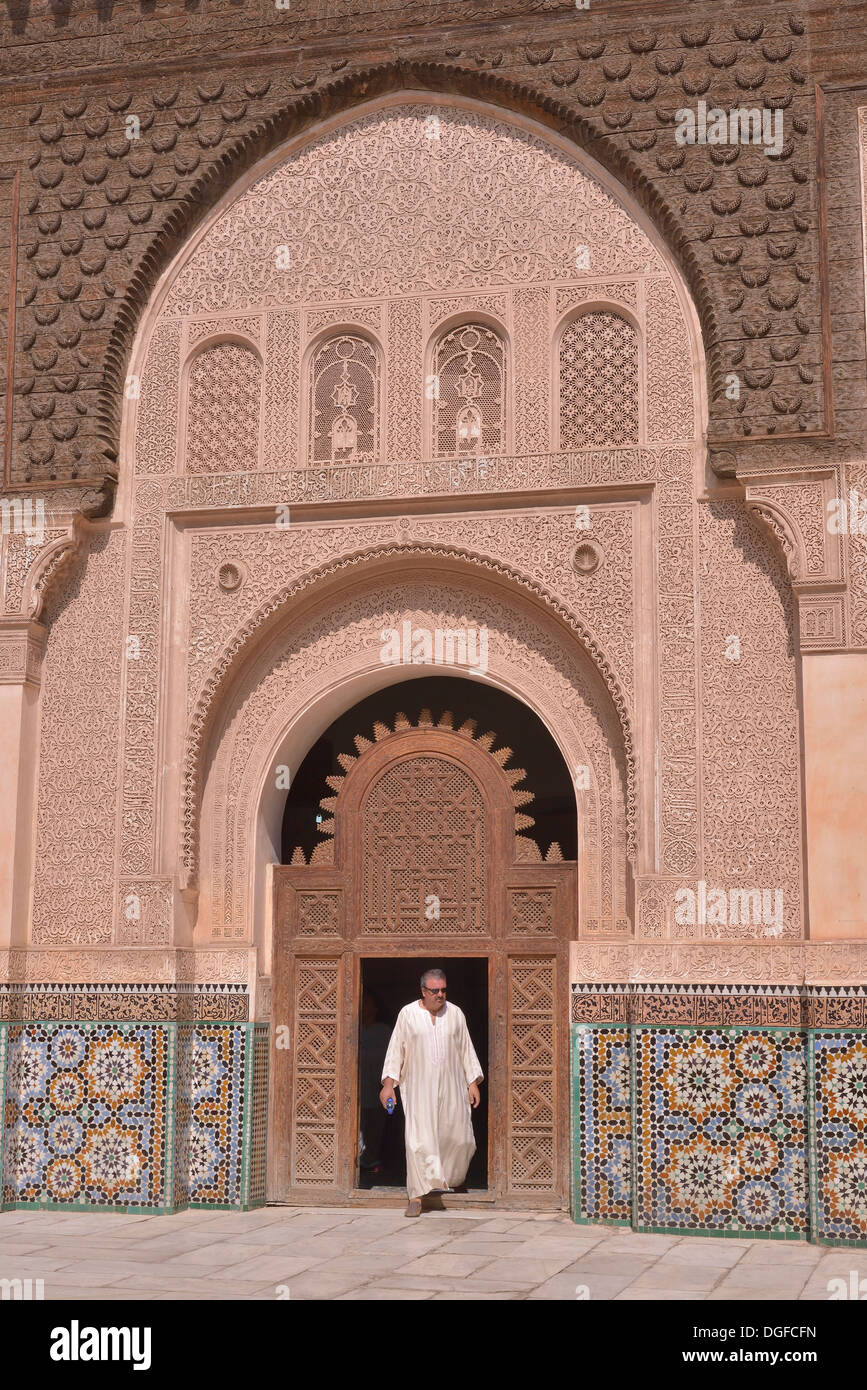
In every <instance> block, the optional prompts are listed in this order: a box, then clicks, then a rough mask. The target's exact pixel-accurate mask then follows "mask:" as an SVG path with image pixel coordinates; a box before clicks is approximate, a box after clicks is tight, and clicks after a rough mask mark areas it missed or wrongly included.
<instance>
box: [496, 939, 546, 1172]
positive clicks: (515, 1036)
mask: <svg viewBox="0 0 867 1390" xmlns="http://www.w3.org/2000/svg"><path fill="white" fill-rule="evenodd" d="M507 973H508V980H509V1005H508V1039H509V1061H508V1075H509V1098H508V1149H507V1155H506V1179H507V1187H508V1190H509V1191H510V1192H515V1193H537V1194H539V1195H544V1196H546V1197H553V1196H555V1195H556V1194H557V1187H558V1173H557V1167H558V1164H557V1134H558V1118H559V1117H558V1113H557V1112H558V1095H557V1079H558V1078H557V1065H556V1055H557V1048H556V1038H555V1018H554V1014H555V1007H556V997H557V958H556V956H553V955H550V956H547V955H546V956H509V958H508V967H507Z"/></svg>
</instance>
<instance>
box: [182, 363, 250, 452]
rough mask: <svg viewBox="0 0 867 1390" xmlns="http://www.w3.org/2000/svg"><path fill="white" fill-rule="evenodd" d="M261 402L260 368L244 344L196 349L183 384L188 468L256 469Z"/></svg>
mask: <svg viewBox="0 0 867 1390" xmlns="http://www.w3.org/2000/svg"><path fill="white" fill-rule="evenodd" d="M261 401H262V367H261V364H260V362H259V359H258V357H257V356H256V354H255V353H254V352H251V351H250V349H249V348H245V347H241V346H240V344H238V343H217V344H216V346H214V347H211V348H206V349H205V351H204V352H201V353H199V355H198V357H197V358H196V359H195V360H194V362H193V364H192V366H191V367H190V375H189V382H188V386H187V447H186V468H187V471H188V472H189V473H241V472H248V471H250V470H252V469H255V468H257V467H258V464H259V421H260V418H261Z"/></svg>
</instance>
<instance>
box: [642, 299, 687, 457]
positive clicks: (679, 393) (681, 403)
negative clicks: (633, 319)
mask: <svg viewBox="0 0 867 1390" xmlns="http://www.w3.org/2000/svg"><path fill="white" fill-rule="evenodd" d="M644 315H645V325H646V330H645V331H646V355H647V392H646V412H647V441H648V443H649V444H655V443H659V442H661V441H663V440H672V441H673V440H682V439H694V438H695V398H694V394H693V393H694V389H695V387H694V383H695V381H696V379H697V367H698V364H697V363H696V362H695V361H694V360H693V354H692V352H691V350H690V344H689V337H688V335H687V334H686V333H685V332H684V317H683V310H682V309H681V307H680V303H679V301H678V298H677V293H676V291H675V288H674V285H673V284H672V282H671V279H670V278H669V277H668V276H665V277H660V278H659V279H652V280H647V281H646V282H645V285H644Z"/></svg>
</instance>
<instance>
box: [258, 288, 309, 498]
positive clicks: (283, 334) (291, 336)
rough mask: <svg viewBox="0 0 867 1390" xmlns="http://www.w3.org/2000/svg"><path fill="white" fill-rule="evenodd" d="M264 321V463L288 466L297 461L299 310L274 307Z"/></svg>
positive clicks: (271, 466)
mask: <svg viewBox="0 0 867 1390" xmlns="http://www.w3.org/2000/svg"><path fill="white" fill-rule="evenodd" d="M267 324H268V326H267V329H266V347H265V444H264V466H265V467H268V468H291V467H293V466H294V465H296V464H298V463H299V462H300V457H299V434H298V429H299V426H298V402H299V390H298V367H299V352H300V344H299V335H300V327H299V315H298V310H297V308H291V309H274V310H272V311H271V312H270V313H269V314H268V320H267ZM280 500H283V499H280ZM285 500H286V501H288V500H289V499H288V497H287V498H286V499H285Z"/></svg>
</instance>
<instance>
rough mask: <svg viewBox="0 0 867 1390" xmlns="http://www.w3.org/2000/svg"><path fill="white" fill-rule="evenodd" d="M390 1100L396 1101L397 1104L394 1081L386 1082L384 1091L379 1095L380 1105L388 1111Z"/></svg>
mask: <svg viewBox="0 0 867 1390" xmlns="http://www.w3.org/2000/svg"><path fill="white" fill-rule="evenodd" d="M390 1100H394V1101H395V1104H397V1101H396V1100H395V1095H394V1082H393V1081H386V1082H385V1084H384V1085H383V1088H382V1090H381V1091H380V1093H379V1103H380V1105H381V1106H382V1108H383V1110H387V1109H388V1102H389V1101H390Z"/></svg>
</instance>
